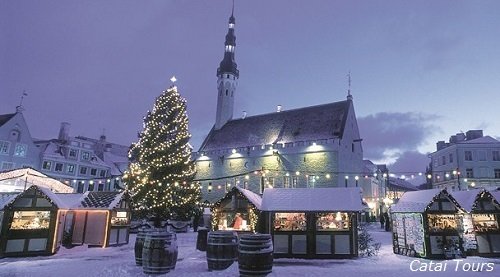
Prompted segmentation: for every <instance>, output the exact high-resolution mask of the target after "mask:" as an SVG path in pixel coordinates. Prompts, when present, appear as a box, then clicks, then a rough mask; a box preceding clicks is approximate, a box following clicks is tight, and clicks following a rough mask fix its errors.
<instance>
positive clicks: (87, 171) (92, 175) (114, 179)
mask: <svg viewBox="0 0 500 277" xmlns="http://www.w3.org/2000/svg"><path fill="white" fill-rule="evenodd" d="M69 129H70V124H69V123H66V122H63V123H61V128H60V131H59V136H58V138H57V139H50V140H38V141H36V142H35V143H36V145H37V146H38V147H39V148H40V151H41V162H40V165H41V166H40V170H41V172H43V173H44V174H47V175H49V176H51V177H53V178H56V179H60V180H64V181H66V182H67V183H71V185H72V186H73V187H74V188H75V191H76V192H78V193H82V192H85V191H112V190H116V189H121V188H122V184H121V176H122V174H123V171H124V169H125V168H126V167H127V166H128V153H127V150H128V147H127V146H124V145H118V144H114V143H110V142H107V141H106V137H105V136H104V135H103V136H101V137H100V139H98V140H97V139H91V138H87V137H81V136H77V137H71V136H70V135H69Z"/></svg>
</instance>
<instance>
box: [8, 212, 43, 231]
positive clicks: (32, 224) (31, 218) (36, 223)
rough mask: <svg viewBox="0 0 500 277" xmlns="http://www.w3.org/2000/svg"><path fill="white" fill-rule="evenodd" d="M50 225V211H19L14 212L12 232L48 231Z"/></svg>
mask: <svg viewBox="0 0 500 277" xmlns="http://www.w3.org/2000/svg"><path fill="white" fill-rule="evenodd" d="M49 225H50V212H49V211H17V212H14V218H13V220H12V225H11V226H10V229H11V230H26V229H28V230H29V229H48V228H49Z"/></svg>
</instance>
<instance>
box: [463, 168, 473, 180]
mask: <svg viewBox="0 0 500 277" xmlns="http://www.w3.org/2000/svg"><path fill="white" fill-rule="evenodd" d="M465 177H467V178H474V171H473V170H472V168H467V169H465Z"/></svg>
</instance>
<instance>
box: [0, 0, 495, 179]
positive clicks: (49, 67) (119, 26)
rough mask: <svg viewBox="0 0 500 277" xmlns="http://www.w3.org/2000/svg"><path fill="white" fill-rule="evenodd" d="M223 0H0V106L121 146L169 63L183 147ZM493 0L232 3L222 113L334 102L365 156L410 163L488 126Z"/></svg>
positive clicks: (211, 59) (207, 103) (491, 121)
mask: <svg viewBox="0 0 500 277" xmlns="http://www.w3.org/2000/svg"><path fill="white" fill-rule="evenodd" d="M231 5H232V4H231V1H230V0H216V1H215V0H213V1H180V0H178V1H166V0H158V1H153V0H149V1H129V0H127V1H125V0H119V1H118V0H116V1H109V0H108V1H80V0H78V1H76V0H75V1H69V0H64V1H63V0H57V1H56V0H52V1H49V0H45V1H34V0H33V1H6V0H3V1H0V114H6V113H11V112H14V111H15V107H16V106H17V105H18V104H19V100H20V97H21V95H22V92H23V90H26V92H27V94H28V96H27V97H26V98H25V100H24V107H25V109H26V110H25V112H24V115H25V118H26V120H27V123H28V126H29V128H30V131H31V135H32V136H33V137H35V138H42V139H47V138H55V137H57V134H58V130H59V125H60V122H63V121H66V122H70V123H71V131H70V134H71V135H72V136H76V135H85V136H90V137H96V138H97V137H99V135H101V133H102V130H103V129H105V133H106V136H107V138H108V140H109V141H112V142H116V143H121V144H126V145H129V144H130V143H131V142H133V141H135V140H136V139H137V132H138V131H140V130H141V129H142V118H143V116H144V115H145V114H146V112H147V110H148V109H150V108H151V107H152V106H153V103H154V99H155V97H157V96H158V95H159V94H160V93H161V92H162V90H164V89H165V88H167V87H168V86H169V85H170V81H169V79H170V77H172V75H175V76H176V77H177V79H178V82H177V86H178V88H179V90H180V92H181V94H182V95H183V96H184V97H185V98H186V99H187V103H188V114H189V117H190V131H191V133H192V135H193V137H192V142H191V143H192V145H193V146H194V147H195V149H198V147H199V146H200V144H201V142H202V140H203V138H204V136H205V135H206V134H207V133H208V131H209V130H210V128H211V127H212V125H213V124H214V121H215V109H216V101H217V90H216V81H217V77H216V69H217V67H218V65H219V62H220V61H221V59H222V57H223V51H224V36H225V34H226V32H227V22H228V18H229V16H230V14H231ZM499 11H500V1H496V0H491V1H457V0H449V1H445V0H441V1H435V0H427V1H387V0H385V1H368V0H366V1H362V0H360V1H352V0H346V1H331V0H328V1H327V0H325V1H298V0H286V1H285V0H280V1H264V0H253V1H238V0H236V3H235V17H236V28H235V29H236V44H237V46H236V62H237V63H238V69H239V70H240V79H239V86H238V88H237V90H236V94H235V96H236V102H235V111H234V115H235V117H236V118H238V117H240V115H241V113H242V111H247V113H248V115H257V114H262V113H269V112H274V111H275V110H276V105H278V104H280V105H282V106H283V108H284V109H285V110H286V109H293V108H300V107H305V106H311V105H317V104H324V103H329V102H336V101H342V100H345V98H346V93H347V92H346V91H347V77H346V75H347V74H348V72H349V71H351V75H352V94H353V96H354V105H355V110H356V114H357V116H358V122H359V127H360V132H361V135H362V138H363V148H364V157H365V159H371V160H372V161H374V162H386V163H393V162H396V163H395V164H394V165H392V166H391V167H390V168H391V170H392V171H423V170H425V166H426V165H427V164H428V162H429V159H428V158H427V153H429V152H432V151H435V143H436V141H438V140H448V138H449V136H450V135H453V134H455V133H457V132H460V131H464V132H465V131H467V130H469V129H483V130H484V134H485V135H491V136H492V137H498V136H500V120H499V115H500V114H499V112H498V109H499V105H500V98H499V96H498V95H499V92H500V16H499Z"/></svg>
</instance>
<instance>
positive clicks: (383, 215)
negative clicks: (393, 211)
mask: <svg viewBox="0 0 500 277" xmlns="http://www.w3.org/2000/svg"><path fill="white" fill-rule="evenodd" d="M384 224H385V214H381V215H380V229H384Z"/></svg>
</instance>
